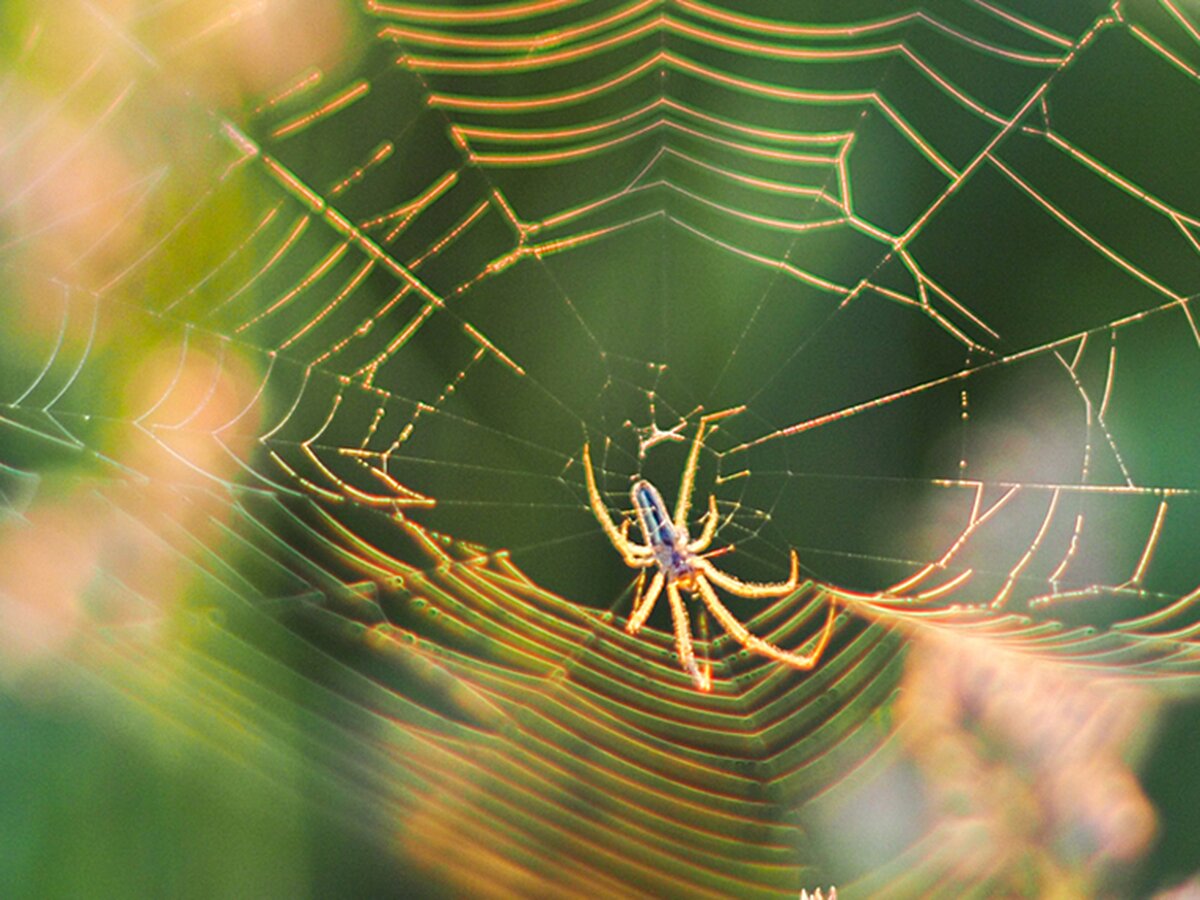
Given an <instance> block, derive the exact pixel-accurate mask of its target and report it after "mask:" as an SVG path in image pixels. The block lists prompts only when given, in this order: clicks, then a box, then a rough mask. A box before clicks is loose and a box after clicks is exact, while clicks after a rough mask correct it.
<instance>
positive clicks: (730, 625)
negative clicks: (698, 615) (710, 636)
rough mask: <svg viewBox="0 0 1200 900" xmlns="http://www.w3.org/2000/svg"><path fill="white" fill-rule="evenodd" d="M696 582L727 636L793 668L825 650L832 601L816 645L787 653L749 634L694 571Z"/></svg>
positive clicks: (834, 611) (812, 662)
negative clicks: (808, 648)
mask: <svg viewBox="0 0 1200 900" xmlns="http://www.w3.org/2000/svg"><path fill="white" fill-rule="evenodd" d="M695 582H696V588H697V589H698V590H699V592H700V597H701V599H703V600H704V605H705V606H707V607H708V611H709V612H710V613H712V614H713V618H715V619H716V620H717V621H718V622H720V623H721V626H722V627H723V628H724V629H725V630H726V631H727V632H729V636H730V637H732V638H733V639H734V640H735V641H737V642H738V643H739V644H741V645H742V646H743V647H745V648H746V649H747V650H750V651H753V652H754V653H758V654H761V655H762V656H766V657H769V658H771V659H774V660H776V661H778V662H781V663H786V664H787V665H789V666H791V667H793V668H795V669H805V670H807V669H811V668H812V667H813V666H815V665H816V664H817V660H819V659H820V658H821V654H822V653H824V652H825V645H826V644H828V643H829V638H830V636H831V635H832V634H833V623H834V621H835V620H836V618H837V607H836V606H834V605H833V603H832V602H830V604H829V615H828V616H827V617H826V619H825V627H824V628H823V629H822V630H821V636H820V637H819V638H817V646H816V647H814V648H813V651H812V653H808V654H803V653H789V652H788V651H787V650H781V649H780V648H778V647H776V646H775V645H774V644H772V643H770V642H769V641H764V640H763V639H762V638H760V637H757V636H755V635H753V634H751V633H750V632H749V630H748V629H747V628H746V626H745V625H743V624H742V623H741V622H739V621H738V620H737V619H735V618H734V617H733V613H731V612H730V611H729V610H728V609H726V607H725V604H723V603H722V602H721V601H720V600H719V599H717V593H716V591H714V590H713V588H712V585H711V584H709V583H708V580H707V579H706V578H705V577H704V576H703V575H700V574H698V573H697V575H696V576H695Z"/></svg>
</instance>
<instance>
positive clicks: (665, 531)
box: [583, 406, 837, 691]
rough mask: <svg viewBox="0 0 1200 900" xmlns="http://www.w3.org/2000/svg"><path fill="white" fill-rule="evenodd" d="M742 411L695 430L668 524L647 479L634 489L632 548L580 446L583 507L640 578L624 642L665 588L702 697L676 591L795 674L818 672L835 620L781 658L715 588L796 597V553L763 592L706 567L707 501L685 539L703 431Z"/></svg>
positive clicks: (712, 506)
mask: <svg viewBox="0 0 1200 900" xmlns="http://www.w3.org/2000/svg"><path fill="white" fill-rule="evenodd" d="M743 409H744V407H740V406H739V407H735V408H733V409H726V410H722V411H721V412H716V413H710V414H709V415H706V416H702V417H701V419H700V424H699V427H698V428H697V429H696V437H695V439H694V440H693V441H692V447H691V451H690V452H689V454H688V458H687V464H686V465H685V466H684V469H683V479H682V480H681V481H680V484H679V497H678V499H677V500H676V503H675V517H674V519H672V518H670V517H669V516H668V515H667V507H666V504H665V503H663V498H662V494H660V493H659V492H658V489H657V488H656V487H655V486H654V485H652V484H651V483H650V482H649V481H646V480H645V479H639V480H638V481H636V482H634V485H633V488H632V490H631V491H630V497H631V498H632V499H633V508H634V511H635V513H636V515H637V520H638V524H639V525H640V526H641V529H642V536H643V537H644V538H645V541H646V543H645V544H635V543H634V542H633V541H631V540H629V538H628V536H627V535H628V533H629V522H630V520H629V519H628V518H626V519H623V521H622V522H621V526H620V527H619V528H618V527H617V526H616V525H615V524H614V523H613V520H612V517H611V516H610V515H609V512H608V509H607V507H605V505H604V500H603V499H601V497H600V491H599V490H598V489H597V487H596V473H595V472H594V471H593V470H592V455H591V450H590V449H589V447H588V445H587V444H586V443H585V444H584V445H583V467H584V475H585V477H586V478H587V491H588V499H589V500H590V501H591V506H592V512H593V513H594V514H595V516H596V519H597V521H599V523H600V527H601V528H603V529H604V533H605V534H606V535H607V536H608V539H609V540H610V541H612V545H613V546H614V547H615V548H616V549H617V552H618V553H620V554H621V558H622V559H623V560H624V561H625V565H627V566H629V567H630V568H634V569H640V570H641V571H640V572H639V574H638V580H637V589H636V591H635V594H634V599H633V611H632V615H630V617H629V621H628V622H627V623H626V625H625V630H626V632H628V633H629V634H637V633H638V631H639V630H640V629H641V627H642V625H643V624H645V622H646V619H647V618H649V616H650V611H651V610H652V609H653V608H654V602H655V601H656V600H657V599H658V595H659V594H661V593H662V590H663V588H664V587H666V589H667V600H668V601H669V602H670V604H671V617H672V619H673V620H674V623H675V650H676V653H678V655H679V662H680V664H681V665H682V666H683V669H684V671H685V672H687V673H688V674H689V675H691V677H692V681H693V682H694V683H695V685H696V687H697V688H698V689H699V690H701V691H709V690H711V689H712V672H711V666H707V665H706V666H705V668H704V669H703V670H701V669H700V667H699V666H698V665H696V656H695V653H694V652H693V650H692V634H691V627H690V624H689V622H690V620H689V617H688V611H687V609H686V608H685V607H684V605H683V599H682V598H681V597H680V594H679V592H680V590H684V591H687V592H688V594H690V595H691V597H692V599H695V598H697V597H699V598H700V600H701V601H703V603H704V606H705V607H706V608H707V609H708V611H709V612H710V613H712V615H713V618H715V619H716V620H717V621H718V622H720V623H721V626H722V627H723V628H724V629H725V630H726V631H727V632H728V633H729V635H730V636H731V637H732V638H733V639H734V640H736V641H737V642H738V643H739V644H741V645H742V646H743V647H745V648H746V649H747V650H750V651H752V652H754V653H758V654H761V655H762V656H766V657H769V658H771V659H774V660H777V661H779V662H782V663H786V664H787V665H789V666H792V667H793V668H796V669H805V670H808V669H811V668H813V666H815V665H816V664H817V661H818V660H819V659H820V658H821V653H822V652H823V651H824V650H825V645H826V644H828V643H829V638H830V635H831V634H832V632H833V623H834V618H835V616H836V613H837V608H836V607H835V606H834V604H833V603H830V605H829V616H828V618H826V620H825V627H824V628H823V629H822V630H821V634H820V637H819V638H818V639H817V645H816V647H815V648H814V649H813V651H812V652H811V653H808V654H802V653H792V652H789V651H787V650H782V649H780V648H779V647H776V646H775V645H774V644H772V643H769V642H768V641H764V640H763V639H762V638H760V637H756V636H755V635H753V634H751V633H750V632H749V630H747V628H746V626H745V625H743V624H742V623H741V622H739V621H738V620H737V619H735V618H734V617H733V614H732V613H731V612H730V611H729V610H728V609H727V608H726V607H725V604H723V603H722V602H721V601H720V600H719V599H718V598H717V593H716V591H715V590H713V585H714V584H715V585H717V587H720V588H723V589H724V590H726V591H728V592H729V593H731V594H736V595H737V596H739V597H747V598H750V599H758V598H765V597H783V596H786V595H787V594H790V593H791V592H792V591H794V590H795V589H796V586H797V585H798V584H799V583H800V563H799V560H798V559H797V557H796V551H795V550H792V551H791V561H792V568H791V574H790V575H789V576H788V580H787V581H780V582H777V583H773V584H762V583H759V582H753V581H742V580H741V579H739V578H734V577H733V576H732V575H728V574H726V573H725V572H722V571H721V570H720V569H718V568H717V567H716V566H714V565H713V564H712V563H711V562H709V561H708V559H706V558H705V557H706V554H704V551H705V550H706V549H707V548H708V545H709V544H711V543H712V539H713V536H714V535H715V534H716V531H717V523H718V516H717V501H716V498H715V497H714V496H713V495H711V494H710V495H709V497H708V512H707V513H705V515H704V516H703V519H704V527H703V528H702V529H701V531H700V536H699V537H698V538H696V539H695V540H691V539H690V538H689V536H688V530H687V518H688V512H689V511H690V507H691V504H692V490H693V488H694V487H695V479H696V465H697V463H698V462H699V459H700V447H701V445H702V444H703V443H704V432H705V429H706V428H708V426H709V425H710V424H711V423H713V422H715V421H717V420H718V419H723V418H725V417H726V416H732V415H735V414H737V413H739V412H741V411H742V410H743ZM709 555H711V554H709ZM651 566H656V567H657V568H658V571H657V572H656V573H655V574H654V577H653V578H651V579H650V586H649V588H647V589H646V592H645V593H644V594H643V593H642V588H643V586H644V582H645V578H646V570H647V569H649V568H650V567H651Z"/></svg>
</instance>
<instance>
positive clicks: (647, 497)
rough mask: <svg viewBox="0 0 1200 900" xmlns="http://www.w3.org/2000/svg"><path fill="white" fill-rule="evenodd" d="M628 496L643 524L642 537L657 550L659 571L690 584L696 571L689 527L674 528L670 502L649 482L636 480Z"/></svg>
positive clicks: (669, 577)
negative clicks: (689, 542)
mask: <svg viewBox="0 0 1200 900" xmlns="http://www.w3.org/2000/svg"><path fill="white" fill-rule="evenodd" d="M629 496H630V498H631V499H632V500H633V508H634V510H636V512H637V517H638V524H639V525H641V527H642V537H644V538H645V539H646V546H648V547H649V548H650V550H651V551H652V552H653V553H654V562H655V564H657V566H658V571H659V572H660V573H661V574H662V576H663V578H664V579H666V581H667V582H668V583H671V582H674V583H676V584H680V585H681V586H684V587H686V586H687V585H688V584H690V583H691V581H692V575H693V574H694V573H695V571H696V565H695V563H694V562H693V560H692V556H693V554H692V552H691V551H689V550H688V546H687V545H688V533H687V529H686V528H684V529H679V528H676V527H675V524H674V523H673V522H672V521H671V517H670V516H668V515H667V505H666V504H665V503H663V498H662V494H660V493H659V492H658V488H656V487H655V486H654V485H652V484H651V483H650V482H648V481H644V480H643V481H639V482H637V483H636V484H635V485H634V486H633V490H631V491H630V492H629Z"/></svg>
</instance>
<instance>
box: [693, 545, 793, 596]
mask: <svg viewBox="0 0 1200 900" xmlns="http://www.w3.org/2000/svg"><path fill="white" fill-rule="evenodd" d="M696 566H697V568H699V569H700V570H701V571H702V572H703V573H704V574H705V575H707V576H708V578H709V580H710V581H712V583H713V584H715V585H716V586H717V587H719V588H722V589H724V590H727V591H729V593H731V594H736V595H737V596H739V597H746V598H748V599H751V600H754V599H758V598H761V597H785V596H787V595H788V594H790V593H791V592H792V591H794V590H795V589H796V586H797V585H798V584H800V559H799V557H797V556H796V551H795V550H793V551H792V571H791V574H790V575H788V580H787V581H779V582H774V583H771V584H763V583H762V582H759V581H742V580H741V579H740V578H734V577H733V576H732V575H728V574H726V573H725V572H722V571H721V570H720V569H718V568H717V567H716V566H714V565H713V564H712V563H710V562H709V561H708V560H706V559H697V560H696Z"/></svg>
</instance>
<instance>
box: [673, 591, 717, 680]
mask: <svg viewBox="0 0 1200 900" xmlns="http://www.w3.org/2000/svg"><path fill="white" fill-rule="evenodd" d="M667 599H668V600H669V601H670V602H671V618H673V619H674V620H675V652H676V653H677V654H678V655H679V662H680V664H681V665H682V666H683V670H684V671H685V672H687V673H688V674H689V675H691V676H692V681H693V682H694V683H695V685H696V687H697V688H698V689H699V690H702V691H705V692H708V691H711V690H712V672H711V671H709V669H708V668H707V667H705V669H704V670H703V671H701V669H700V667H699V666H698V665H696V655H695V653H694V652H693V651H692V628H691V625H689V624H688V613H687V609H686V608H684V605H683V598H682V597H680V596H679V588H678V586H676V585H675V584H668V585H667Z"/></svg>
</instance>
